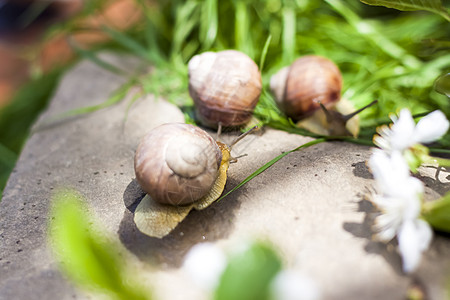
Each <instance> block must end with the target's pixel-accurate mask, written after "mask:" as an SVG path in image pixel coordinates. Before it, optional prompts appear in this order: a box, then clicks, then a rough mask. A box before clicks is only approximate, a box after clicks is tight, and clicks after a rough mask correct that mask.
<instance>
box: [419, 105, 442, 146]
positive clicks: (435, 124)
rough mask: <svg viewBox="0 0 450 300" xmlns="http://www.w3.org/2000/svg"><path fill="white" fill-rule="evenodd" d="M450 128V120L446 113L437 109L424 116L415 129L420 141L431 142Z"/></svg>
mask: <svg viewBox="0 0 450 300" xmlns="http://www.w3.org/2000/svg"><path fill="white" fill-rule="evenodd" d="M448 128H449V122H448V120H447V118H446V117H445V115H444V113H443V112H441V111H440V110H436V111H434V112H432V113H429V114H428V115H426V116H425V117H423V118H422V119H421V120H420V121H419V123H417V126H416V128H415V131H414V136H415V137H416V140H417V141H418V142H419V143H430V142H433V141H436V140H438V139H439V138H440V137H442V136H443V135H444V134H445V133H446V132H447V131H448Z"/></svg>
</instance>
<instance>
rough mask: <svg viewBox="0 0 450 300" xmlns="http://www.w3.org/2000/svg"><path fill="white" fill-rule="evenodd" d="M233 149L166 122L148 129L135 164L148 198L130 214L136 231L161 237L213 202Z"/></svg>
mask: <svg viewBox="0 0 450 300" xmlns="http://www.w3.org/2000/svg"><path fill="white" fill-rule="evenodd" d="M249 132H250V131H249ZM249 132H247V133H245V134H243V135H241V137H239V138H238V139H237V140H236V141H235V142H234V143H233V144H235V143H236V142H237V141H238V140H240V139H241V138H242V137H244V136H245V135H246V134H248V133H249ZM233 144H232V145H233ZM232 145H231V146H227V145H225V144H223V143H221V142H216V141H214V139H213V138H212V137H211V136H210V135H209V134H208V133H206V132H205V131H204V130H202V129H200V128H198V127H196V126H193V125H189V124H183V123H167V124H163V125H160V126H158V127H156V128H154V129H153V130H151V131H150V132H149V133H148V134H147V135H146V136H145V137H144V138H143V139H142V141H141V143H140V144H139V146H138V148H137V150H136V155H135V159H134V167H135V173H136V180H137V182H138V183H139V185H140V186H141V187H142V189H143V190H144V191H145V192H146V193H147V195H146V196H145V197H144V198H143V199H142V201H141V202H140V203H139V205H138V207H137V208H136V211H135V215H134V221H135V223H136V226H137V227H138V229H139V230H140V231H141V232H143V233H144V234H147V235H149V236H153V237H158V238H162V237H164V236H165V235H167V234H169V233H170V232H171V231H172V230H173V229H174V228H175V227H176V226H177V224H178V223H179V222H181V221H182V220H183V219H184V218H185V217H186V216H187V214H188V213H189V212H190V211H191V210H192V209H193V208H194V209H197V210H201V209H204V208H206V207H208V206H209V205H210V204H212V203H213V202H214V201H215V200H217V199H218V198H219V197H220V195H221V194H222V191H223V189H224V187H225V182H226V179H227V170H228V167H229V164H230V160H231V158H230V157H231V156H230V151H231V147H232Z"/></svg>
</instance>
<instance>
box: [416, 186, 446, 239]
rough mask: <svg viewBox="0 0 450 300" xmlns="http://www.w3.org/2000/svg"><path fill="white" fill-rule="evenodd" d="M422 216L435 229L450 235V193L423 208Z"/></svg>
mask: <svg viewBox="0 0 450 300" xmlns="http://www.w3.org/2000/svg"><path fill="white" fill-rule="evenodd" d="M422 216H423V218H424V219H425V221H427V222H428V223H429V224H430V225H431V226H432V227H433V228H434V229H436V230H440V231H445V232H449V233H450V192H449V193H447V194H445V195H444V196H443V197H442V198H440V199H438V200H436V201H430V202H426V203H424V204H423V206H422Z"/></svg>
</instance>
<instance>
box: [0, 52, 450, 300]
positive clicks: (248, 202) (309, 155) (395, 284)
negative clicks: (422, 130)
mask: <svg viewBox="0 0 450 300" xmlns="http://www.w3.org/2000/svg"><path fill="white" fill-rule="evenodd" d="M102 57H103V59H106V60H108V61H110V62H111V63H113V64H115V65H118V66H120V67H122V68H128V69H133V68H134V67H137V66H138V65H139V64H140V62H138V61H136V60H134V59H129V58H123V57H117V56H114V55H110V54H105V55H103V56H102ZM124 82H125V78H122V77H119V76H117V75H113V74H111V73H109V72H107V71H105V70H103V69H101V68H99V67H98V66H96V65H94V64H92V63H91V62H88V61H82V62H80V63H79V64H78V65H77V66H76V67H74V68H73V70H71V71H70V72H68V73H67V75H66V76H65V77H64V78H63V80H62V81H61V83H60V86H59V88H58V90H57V91H56V94H55V95H54V97H53V100H52V102H51V104H50V106H49V108H48V110H47V111H46V112H45V113H44V114H43V115H42V117H41V118H40V120H39V121H38V123H37V127H36V128H38V130H37V131H35V132H34V134H33V135H32V136H31V138H30V139H29V141H28V142H27V144H26V145H25V147H24V150H23V152H22V154H21V156H20V159H19V161H18V163H17V166H16V168H15V169H14V172H13V174H12V175H11V177H10V179H9V181H8V184H7V187H6V189H5V191H4V196H3V200H2V202H1V203H0V299H74V298H76V299H92V298H95V297H94V296H93V295H89V294H85V293H83V292H81V291H79V290H77V289H75V288H74V287H72V285H71V284H70V283H69V282H68V281H66V280H65V279H64V277H63V276H62V275H61V274H60V272H59V271H58V268H57V263H56V262H55V260H54V258H53V256H52V253H51V251H50V249H49V246H48V243H47V239H46V236H47V232H46V231H47V224H48V217H49V215H48V210H49V205H50V201H49V199H50V197H51V195H52V192H53V191H54V190H55V189H56V188H58V187H63V186H69V187H73V188H75V189H77V190H78V191H80V193H81V194H82V195H84V196H85V197H86V199H87V201H88V204H89V207H90V210H91V211H92V213H93V214H94V215H95V217H96V218H97V219H98V220H99V221H100V222H101V223H102V225H103V226H104V228H105V230H106V231H107V232H108V233H109V234H110V235H111V236H113V237H115V238H116V239H117V241H118V242H119V244H120V245H121V246H122V248H121V251H123V252H124V253H125V256H126V257H127V258H128V259H129V260H130V263H131V264H133V265H135V266H137V267H138V268H139V270H140V271H142V273H143V276H144V278H146V280H148V283H149V284H150V285H151V286H152V287H153V289H154V290H155V295H156V297H157V299H171V300H172V299H173V300H176V299H183V300H189V299H196V300H198V299H207V298H206V296H207V295H205V294H204V293H203V292H202V291H201V290H197V289H195V288H194V287H193V286H192V282H190V280H189V278H187V276H186V274H184V273H183V272H182V270H181V269H180V266H181V263H182V261H183V258H184V256H185V254H186V253H187V251H188V250H189V249H190V248H191V247H192V246H193V245H195V244H197V243H201V242H205V241H209V242H213V243H216V244H217V245H219V246H220V247H223V248H224V249H229V248H232V247H235V246H236V245H239V244H240V243H243V242H245V241H247V240H249V239H252V238H262V239H267V240H269V241H271V242H273V243H274V245H276V247H277V248H278V249H279V251H280V253H281V254H282V257H283V260H284V263H285V266H286V267H292V268H295V269H298V270H300V271H302V272H303V273H305V274H306V275H308V276H309V277H311V278H312V279H313V280H315V281H316V282H317V283H318V285H319V287H320V288H321V292H322V298H323V299H355V300H356V299H404V298H405V294H406V290H407V288H408V287H409V286H410V285H411V284H413V283H415V282H419V283H420V284H421V285H423V286H424V287H425V288H426V291H427V293H428V295H429V299H436V300H437V299H443V297H444V290H443V287H444V282H445V280H446V279H447V277H448V275H449V274H450V272H449V270H450V269H449V267H450V255H449V254H450V242H449V240H448V238H446V237H444V236H436V237H435V239H434V241H433V243H432V245H431V249H430V250H429V251H427V252H426V253H425V255H424V259H423V261H422V263H421V265H420V267H419V269H418V270H417V271H416V272H415V273H414V274H412V275H411V276H405V275H404V274H402V272H401V261H400V258H399V256H398V254H397V253H395V251H394V247H393V246H392V245H388V246H386V245H384V244H381V243H377V242H374V241H372V240H371V238H370V221H371V220H370V219H371V218H370V216H371V215H370V212H371V211H372V208H371V205H370V204H369V203H368V202H367V201H364V195H366V194H368V193H370V191H371V190H372V189H373V179H372V176H371V174H370V172H369V170H368V169H367V167H366V164H365V162H366V160H367V159H368V158H369V156H370V149H369V148H368V147H365V146H360V145H354V144H349V143H340V142H333V143H322V144H318V145H315V146H313V147H310V148H307V149H304V150H301V151H298V152H294V153H291V154H289V155H288V156H286V157H285V158H283V159H282V160H281V161H279V162H278V163H277V164H275V165H274V166H272V167H271V168H269V169H268V170H267V171H265V172H264V173H262V174H261V175H260V176H258V177H256V178H255V179H253V180H252V181H250V182H249V183H248V184H246V185H245V186H244V187H242V188H241V189H239V190H238V191H236V192H234V193H233V194H231V195H230V196H228V197H227V198H225V199H224V200H222V201H221V202H218V203H215V204H213V205H212V206H211V207H209V208H208V209H205V210H204V211H193V212H191V213H190V214H189V215H188V217H187V218H186V219H185V220H184V221H183V222H182V223H181V224H180V225H179V226H178V227H177V228H176V229H175V230H174V231H173V232H172V233H171V234H170V235H169V236H167V237H165V238H163V239H156V238H150V237H147V236H145V235H143V234H141V233H140V232H139V231H138V230H137V229H136V226H135V225H134V223H133V210H134V208H135V207H136V205H137V203H138V201H139V199H141V198H142V195H143V193H142V191H141V190H140V188H139V187H138V186H137V184H136V182H135V180H134V170H133V156H134V151H135V149H136V147H137V144H138V141H139V139H140V138H141V137H142V136H143V135H144V133H145V132H146V131H147V130H149V129H150V128H153V127H155V126H157V125H159V124H162V123H165V122H182V121H183V114H182V113H181V111H180V110H179V109H178V108H176V107H175V106H173V105H171V104H169V103H167V102H165V101H163V100H161V99H154V98H153V97H151V96H148V97H145V98H141V99H139V100H138V101H136V102H135V103H134V104H132V105H131V109H130V111H129V114H128V118H127V119H126V121H125V116H126V111H127V108H128V105H129V101H130V99H131V96H130V97H128V98H127V99H126V100H124V101H123V102H121V103H120V104H118V105H115V106H112V107H109V108H106V109H102V110H100V111H97V112H95V113H92V114H89V115H85V116H82V117H77V118H71V119H70V120H67V121H65V122H59V123H57V124H54V125H53V126H48V124H47V125H45V126H44V125H43V124H45V122H46V120H49V119H50V118H51V117H52V116H55V115H57V114H59V113H62V112H65V111H68V110H69V109H73V108H77V107H84V106H86V105H92V104H98V103H101V102H103V101H105V100H106V99H107V97H108V95H109V94H110V93H111V92H112V91H113V90H115V89H117V88H118V87H120V85H121V84H123V83H124ZM39 127H40V128H39ZM210 133H211V135H213V136H215V133H214V132H210ZM236 135H237V133H225V134H224V135H222V136H221V139H222V140H223V141H225V142H230V141H231V140H232V139H233V138H234V137H235V136H236ZM310 140H311V139H310V138H307V137H302V136H299V135H293V134H288V133H285V132H282V131H277V130H273V129H268V128H267V129H263V130H261V131H260V132H259V133H257V134H255V135H251V136H250V137H248V138H247V139H245V140H243V141H242V142H240V143H239V144H237V146H236V147H235V148H234V149H233V155H234V156H239V155H242V154H247V156H245V157H242V158H240V159H239V160H238V162H237V163H235V164H232V165H231V166H230V169H229V172H228V177H229V179H228V182H227V185H226V190H230V189H231V188H233V187H234V186H235V185H237V184H238V183H239V182H240V181H241V180H243V179H244V178H245V177H247V176H248V175H249V174H251V173H252V172H253V171H255V170H256V169H258V168H259V167H260V166H262V165H263V164H264V163H266V162H267V161H269V160H270V159H272V158H273V157H275V156H277V155H279V154H281V153H282V152H283V151H288V150H291V149H293V148H295V147H297V146H299V145H301V144H304V143H306V142H308V141H310ZM419 176H420V177H421V179H422V180H424V182H425V183H426V184H427V187H426V195H427V198H430V199H434V198H437V197H438V196H439V195H442V194H444V193H445V192H446V191H448V190H449V189H450V180H449V179H450V177H449V176H450V175H449V173H448V172H444V171H441V172H440V173H439V174H438V176H437V178H435V176H436V170H435V169H434V168H432V167H426V168H422V169H421V172H420V175H419ZM368 213H369V214H368Z"/></svg>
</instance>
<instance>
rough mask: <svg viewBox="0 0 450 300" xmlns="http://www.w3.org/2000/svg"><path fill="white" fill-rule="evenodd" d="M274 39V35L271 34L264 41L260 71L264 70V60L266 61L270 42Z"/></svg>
mask: <svg viewBox="0 0 450 300" xmlns="http://www.w3.org/2000/svg"><path fill="white" fill-rule="evenodd" d="M271 41H272V35H271V34H269V36H268V37H267V40H266V42H265V43H264V47H263V50H262V52H261V58H260V60H259V71H260V72H262V70H263V68H264V62H265V61H266V56H267V52H269V46H270V42H271Z"/></svg>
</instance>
